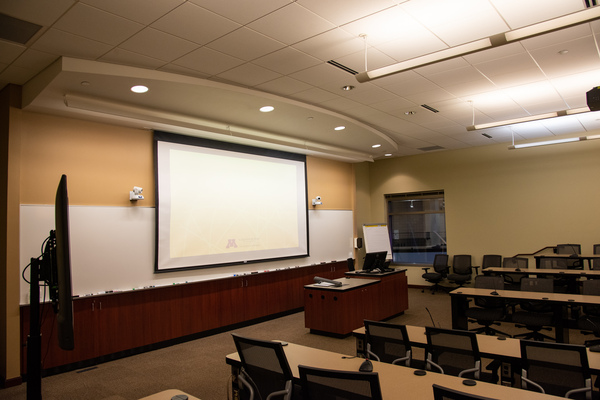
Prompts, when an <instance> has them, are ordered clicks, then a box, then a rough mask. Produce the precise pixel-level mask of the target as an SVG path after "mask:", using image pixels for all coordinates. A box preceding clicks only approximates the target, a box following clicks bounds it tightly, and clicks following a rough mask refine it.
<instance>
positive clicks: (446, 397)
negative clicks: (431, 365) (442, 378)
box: [433, 383, 493, 400]
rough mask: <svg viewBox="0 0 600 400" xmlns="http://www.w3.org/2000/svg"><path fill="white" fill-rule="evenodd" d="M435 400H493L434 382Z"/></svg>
mask: <svg viewBox="0 0 600 400" xmlns="http://www.w3.org/2000/svg"><path fill="white" fill-rule="evenodd" d="M433 400H493V399H492V398H491V397H484V396H478V395H476V394H471V393H465V392H461V391H459V390H455V389H450V388H447V387H443V386H440V385H436V384H435V383H434V384H433Z"/></svg>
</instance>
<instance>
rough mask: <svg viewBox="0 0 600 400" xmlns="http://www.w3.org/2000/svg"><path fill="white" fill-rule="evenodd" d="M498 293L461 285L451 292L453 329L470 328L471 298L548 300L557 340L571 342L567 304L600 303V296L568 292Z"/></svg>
mask: <svg viewBox="0 0 600 400" xmlns="http://www.w3.org/2000/svg"><path fill="white" fill-rule="evenodd" d="M496 292H497V293H498V295H492V294H491V293H492V290H491V289H482V288H469V287H461V288H457V289H454V290H453V291H451V292H450V299H451V307H452V329H462V330H467V329H468V322H467V316H466V315H465V310H466V309H467V308H468V307H469V299H470V298H475V297H492V298H499V299H506V300H517V301H519V300H535V301H546V302H548V303H550V305H552V307H553V309H554V316H555V320H556V326H555V328H556V329H555V330H556V341H557V342H562V343H569V329H568V321H567V318H566V309H567V307H566V306H567V305H575V304H577V305H586V304H591V305H600V296H590V295H582V294H567V293H541V292H526V291H519V290H496Z"/></svg>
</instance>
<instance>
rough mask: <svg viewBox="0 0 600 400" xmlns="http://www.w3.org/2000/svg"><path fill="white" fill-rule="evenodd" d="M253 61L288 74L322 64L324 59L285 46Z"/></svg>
mask: <svg viewBox="0 0 600 400" xmlns="http://www.w3.org/2000/svg"><path fill="white" fill-rule="evenodd" d="M252 63H253V64H257V65H260V66H262V67H265V68H267V69H270V70H271V71H275V72H279V73H280V74H283V75H288V74H291V73H293V72H296V71H300V70H302V69H305V68H309V67H312V66H314V65H317V64H321V63H322V61H321V60H319V59H318V58H315V57H312V56H309V55H308V54H306V53H303V52H301V51H299V50H296V49H294V48H292V47H285V48H283V49H281V50H277V51H274V52H273V53H270V54H267V55H266V56H263V57H260V58H257V59H256V60H254V61H252Z"/></svg>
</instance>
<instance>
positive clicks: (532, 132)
mask: <svg viewBox="0 0 600 400" xmlns="http://www.w3.org/2000/svg"><path fill="white" fill-rule="evenodd" d="M584 9H585V4H584V0H560V1H548V0H528V1H522V0H408V1H400V2H399V1H397V0H395V1H393V0H361V1H358V0H326V1H324V0H297V1H290V0H188V1H184V0H156V1H147V0H81V1H74V0H53V1H51V2H50V1H47V0H20V1H3V2H2V3H1V4H0V13H3V14H6V15H9V16H11V17H15V18H18V19H21V20H25V21H28V22H31V23H34V24H38V25H41V26H42V29H40V31H39V32H38V33H37V34H36V35H34V36H33V37H32V38H31V39H30V40H29V41H27V43H26V44H24V45H22V44H17V43H15V42H11V41H8V40H4V41H3V40H0V87H3V86H4V85H6V84H8V83H14V84H18V85H24V99H23V106H24V108H25V109H28V110H32V111H38V112H47V113H53V114H59V115H71V116H76V117H77V118H87V119H95V120H103V121H106V122H110V123H118V124H123V125H127V126H135V127H142V128H154V129H163V130H167V131H173V132H179V133H184V134H191V135H197V136H205V137H211V138H217V139H220V140H229V141H238V142H242V143H249V144H256V143H262V145H264V146H267V147H273V148H283V149H288V150H292V151H298V152H303V153H307V154H321V155H323V154H327V155H328V156H329V157H333V158H338V159H342V160H347V161H363V160H370V159H378V158H382V157H383V156H384V154H386V153H390V154H392V155H393V156H395V157H398V156H405V155H413V154H422V153H423V152H424V151H431V149H432V148H433V149H438V147H440V148H443V149H459V148H466V147H474V146H483V145H488V144H494V143H507V145H508V144H511V142H512V140H513V135H514V140H515V141H516V142H519V141H523V140H528V139H538V138H542V137H549V136H557V135H571V136H573V135H575V136H580V135H582V134H585V132H586V131H590V130H596V129H600V115H597V113H587V114H582V115H579V116H571V117H568V118H566V120H564V119H554V120H546V121H543V122H534V123H527V124H520V125H515V126H513V127H512V128H511V127H503V128H494V129H488V130H486V131H467V130H466V127H467V126H470V125H473V124H474V123H476V124H480V123H486V122H493V121H499V120H505V119H512V118H518V117H524V116H528V115H535V114H541V113H546V112H551V111H560V110H567V109H572V108H580V107H585V106H586V104H587V103H586V92H587V91H589V90H590V89H592V88H593V87H596V86H600V53H599V50H598V44H597V41H598V40H599V39H600V21H594V22H592V23H585V24H582V25H578V26H575V27H572V28H567V29H564V30H560V31H556V32H553V33H549V34H546V35H543V36H538V37H535V38H531V39H527V40H524V41H521V42H517V43H512V44H507V45H505V46H501V47H497V48H493V49H490V50H485V51H481V52H477V53H473V54H470V55H467V56H463V57H459V58H455V59H452V60H449V61H444V62H440V63H436V64H431V65H428V66H425V67H420V68H416V69H413V70H411V71H407V72H402V73H399V74H396V75H392V76H389V77H385V78H381V79H378V80H373V81H371V82H368V83H358V82H357V81H356V79H355V77H354V76H353V75H352V74H351V73H348V72H346V71H343V70H342V69H340V68H337V67H335V66H332V65H330V64H329V63H327V61H329V60H334V61H336V62H337V63H339V64H342V65H344V66H346V67H348V68H350V69H352V70H354V71H357V72H363V71H365V70H366V69H369V70H372V69H375V68H380V67H384V66H387V65H391V64H394V63H397V62H400V61H403V60H407V59H410V58H413V57H417V56H420V55H424V54H427V53H431V52H435V51H439V50H442V49H446V48H448V47H452V46H457V45H460V44H463V43H468V42H471V41H474V40H476V39H480V38H485V37H489V36H492V35H495V34H498V33H502V32H507V31H510V30H513V29H516V28H519V27H523V26H527V25H531V24H534V23H537V22H540V21H544V20H548V19H552V18H556V17H559V16H562V15H565V14H569V13H573V12H577V11H581V10H584ZM364 35H366V38H365V37H364ZM365 49H366V57H365ZM366 66H367V67H368V68H365V67H366ZM42 71H44V73H41V72H42ZM133 84H145V85H147V86H149V87H150V91H149V92H148V93H146V94H133V93H131V92H130V91H129V87H130V86H131V85H133ZM345 85H352V86H354V87H355V88H354V90H351V91H343V90H342V89H341V88H342V87H343V86H345ZM263 105H273V106H275V111H273V112H271V113H268V114H265V113H260V112H258V108H259V107H260V106H263ZM422 105H427V106H429V107H432V108H434V109H435V110H438V111H439V112H436V113H434V112H432V111H429V110H428V109H425V108H424V107H422ZM411 112H412V114H411ZM407 113H408V114H409V115H407ZM339 125H343V126H346V129H345V130H343V131H334V130H333V128H334V127H336V126H339ZM482 133H485V134H486V135H487V136H491V138H488V137H486V136H483V135H482ZM257 141H258V142H257ZM374 144H380V145H381V147H379V148H375V149H374V148H372V147H371V146H372V145H374Z"/></svg>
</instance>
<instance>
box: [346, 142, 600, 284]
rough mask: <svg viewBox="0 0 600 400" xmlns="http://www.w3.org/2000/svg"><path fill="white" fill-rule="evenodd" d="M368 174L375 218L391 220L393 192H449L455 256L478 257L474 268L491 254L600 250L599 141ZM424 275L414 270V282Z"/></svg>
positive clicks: (420, 160) (473, 152)
mask: <svg viewBox="0 0 600 400" xmlns="http://www.w3.org/2000/svg"><path fill="white" fill-rule="evenodd" d="M369 169H370V175H369V178H368V180H369V182H368V183H369V185H370V192H371V199H370V207H371V218H375V219H379V220H385V219H384V218H385V213H386V211H385V203H384V195H385V194H387V193H403V192H414V191H422V190H436V189H443V190H444V191H445V199H446V227H447V240H448V253H449V254H450V255H451V256H452V255H454V254H458V253H467V254H471V255H473V257H474V263H475V264H478V263H481V259H482V256H483V255H484V254H486V253H496V254H501V255H503V256H512V255H515V254H517V253H522V252H524V253H531V252H535V251H537V250H539V249H541V248H543V247H545V246H554V245H556V244H558V243H580V244H581V245H582V251H583V252H588V253H591V252H592V245H593V244H594V243H600V212H599V204H600V203H599V202H600V140H598V141H589V142H580V143H570V144H563V145H555V146H546V147H538V148H531V149H522V150H510V151H509V150H508V149H507V144H500V145H492V146H486V147H478V148H474V149H464V150H456V151H446V152H438V153H431V154H425V155H419V156H413V157H403V158H398V159H390V160H382V161H377V162H375V163H373V164H370V165H369ZM361 185H364V183H360V184H359V183H357V187H361ZM358 213H361V211H360V207H359V211H358ZM415 269H416V268H415ZM421 273H422V271H421V269H420V268H418V270H417V271H416V272H414V271H413V272H412V277H413V278H415V277H417V278H418V279H416V280H415V279H413V280H412V282H411V283H418V281H419V279H420V275H421ZM409 276H410V275H409Z"/></svg>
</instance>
